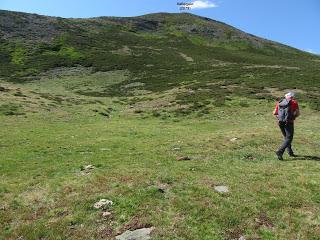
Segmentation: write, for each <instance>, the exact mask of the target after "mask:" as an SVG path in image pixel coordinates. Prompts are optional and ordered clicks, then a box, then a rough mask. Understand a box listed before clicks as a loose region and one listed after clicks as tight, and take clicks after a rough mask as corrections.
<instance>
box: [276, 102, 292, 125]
mask: <svg viewBox="0 0 320 240" xmlns="http://www.w3.org/2000/svg"><path fill="white" fill-rule="evenodd" d="M290 107H291V100H288V99H282V100H281V101H279V103H278V120H279V122H280V123H287V122H288V121H290V120H293V114H292V112H291V109H290Z"/></svg>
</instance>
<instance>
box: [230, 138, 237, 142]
mask: <svg viewBox="0 0 320 240" xmlns="http://www.w3.org/2000/svg"><path fill="white" fill-rule="evenodd" d="M237 140H239V138H237V137H234V138H231V139H230V142H235V141H237Z"/></svg>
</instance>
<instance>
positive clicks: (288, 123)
mask: <svg viewBox="0 0 320 240" xmlns="http://www.w3.org/2000/svg"><path fill="white" fill-rule="evenodd" d="M273 115H275V116H276V117H277V119H278V124H279V127H280V130H281V132H282V135H283V137H284V140H283V143H282V145H281V146H280V147H279V149H278V150H277V151H276V155H277V157H278V159H279V160H283V157H282V156H283V153H284V151H285V149H287V150H288V154H289V156H290V157H296V155H295V154H294V152H293V150H292V145H291V144H292V140H293V134H294V120H295V119H296V118H297V117H298V116H299V115H300V111H299V106H298V103H297V101H296V100H295V98H294V93H293V92H288V93H287V94H286V95H285V98H284V99H282V100H280V101H279V102H277V104H276V107H275V109H274V111H273Z"/></svg>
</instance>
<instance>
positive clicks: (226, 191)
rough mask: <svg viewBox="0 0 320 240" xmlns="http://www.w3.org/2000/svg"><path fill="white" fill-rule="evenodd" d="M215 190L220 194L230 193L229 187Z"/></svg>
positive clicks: (217, 187)
mask: <svg viewBox="0 0 320 240" xmlns="http://www.w3.org/2000/svg"><path fill="white" fill-rule="evenodd" d="M214 190H215V191H216V192H219V193H228V192H229V188H228V187H227V186H214Z"/></svg>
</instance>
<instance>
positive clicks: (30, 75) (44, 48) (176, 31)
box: [0, 11, 320, 108]
mask: <svg viewBox="0 0 320 240" xmlns="http://www.w3.org/2000/svg"><path fill="white" fill-rule="evenodd" d="M0 32H1V44H0V50H1V52H0V53H1V58H0V59H1V63H0V68H1V69H0V70H1V71H0V74H1V76H2V78H3V79H5V80H6V81H11V82H12V81H14V82H23V81H30V80H32V79H36V78H37V75H39V74H41V73H43V72H46V71H48V70H50V69H54V68H59V67H67V68H68V67H75V66H82V67H85V68H90V71H91V72H93V73H94V72H98V71H102V72H104V71H114V70H125V71H128V75H129V77H128V78H127V79H126V81H123V82H121V83H119V84H114V85H111V86H107V87H102V88H101V89H96V90H95V91H92V90H90V89H89V88H88V89H82V90H81V91H78V93H80V94H83V95H91V96H102V97H103V96H118V97H120V96H122V97H126V96H131V95H132V92H131V89H128V88H124V87H123V86H124V85H128V84H133V85H134V84H137V85H139V87H138V88H139V89H140V90H147V91H152V92H161V91H164V90H169V89H173V88H175V87H178V86H183V85H188V87H189V88H191V89H193V90H195V93H194V94H193V95H196V96H194V97H192V98H196V99H197V101H200V102H201V101H202V100H203V101H205V100H207V98H208V99H216V100H217V101H220V102H224V99H223V98H224V96H228V95H233V94H235V95H246V96H247V95H250V96H251V97H258V98H269V99H273V98H274V96H273V95H272V93H271V92H270V91H269V90H268V89H274V88H277V89H295V88H297V89H299V90H301V91H300V92H308V94H307V96H306V95H305V94H302V96H301V97H302V98H303V99H305V100H307V101H309V102H310V103H311V105H312V106H313V107H314V108H318V107H317V105H318V103H319V95H318V94H317V93H316V91H317V88H318V87H319V71H320V70H319V69H320V68H319V65H320V62H319V59H320V58H319V57H317V56H315V55H311V54H308V53H305V52H302V51H299V50H297V49H294V48H291V47H288V46H285V45H282V44H279V43H276V42H271V41H268V40H265V39H261V38H259V37H256V36H253V35H250V34H247V33H244V32H242V31H240V30H238V29H235V28H233V27H231V26H228V25H226V24H223V23H221V22H217V21H214V20H211V19H207V18H203V17H199V16H195V15H192V14H187V13H182V14H167V13H159V14H150V15H145V16H140V17H131V18H116V17H98V18H91V19H64V18H55V17H46V16H39V15H35V14H25V13H17V12H8V11H1V14H0ZM142 85H143V86H142ZM228 86H232V87H228ZM197 89H202V90H197ZM257 94H258V96H257ZM199 95H201V97H200V98H199ZM179 98H180V99H181V100H182V101H187V102H188V101H191V102H194V100H193V99H192V98H190V97H189V96H180V97H179Z"/></svg>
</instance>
